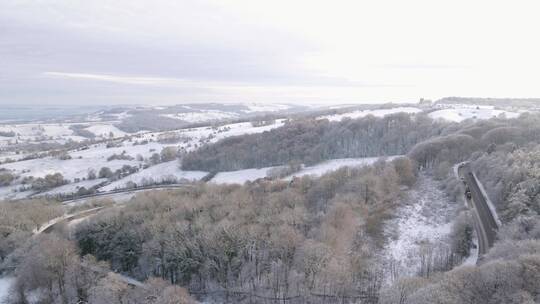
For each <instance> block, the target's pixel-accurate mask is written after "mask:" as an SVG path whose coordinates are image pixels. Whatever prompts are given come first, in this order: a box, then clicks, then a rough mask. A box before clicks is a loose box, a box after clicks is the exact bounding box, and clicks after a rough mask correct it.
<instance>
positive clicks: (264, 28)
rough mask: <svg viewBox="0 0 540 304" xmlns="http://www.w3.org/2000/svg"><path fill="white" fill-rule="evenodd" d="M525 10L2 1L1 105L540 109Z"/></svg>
mask: <svg viewBox="0 0 540 304" xmlns="http://www.w3.org/2000/svg"><path fill="white" fill-rule="evenodd" d="M518 2H519V5H518V4H513V3H512V4H511V3H502V2H501V3H499V2H493V1H484V0H479V1H475V2H474V3H470V1H465V0H456V1H452V2H451V3H450V2H449V3H440V2H433V1H423V0H410V1H393V0H380V1H348V0H336V1H333V2H325V1H308V0H297V1H286V0H272V1H266V0H261V1H251V0H183V1H173V0H155V1H147V0H116V1H107V0H95V1H75V2H74V1H72V0H54V1H25V0H6V1H0V66H1V69H0V104H11V103H14V102H25V103H42V102H56V103H73V102H81V103H82V102H92V103H94V102H101V103H109V104H111V103H118V102H131V101H130V100H137V102H143V103H144V102H148V103H150V102H165V101H166V102H176V103H178V102H183V101H194V100H197V101H224V102H225V101H237V100H239V99H241V100H250V99H253V100H263V99H264V100H270V101H271V99H272V98H276V99H278V98H279V99H281V100H280V101H283V99H288V101H299V102H309V101H313V100H316V101H319V100H322V99H325V100H326V99H328V100H335V102H341V101H345V100H346V101H348V102H349V101H359V102H365V101H371V100H382V101H398V100H399V101H402V100H406V101H415V100H418V98H420V97H427V98H438V97H443V96H445V95H467V96H482V95H484V96H518V95H519V96H540V87H538V86H537V85H536V83H535V75H536V71H538V70H539V69H540V59H539V57H538V56H537V54H538V53H540V43H539V42H538V41H537V40H535V39H531V37H534V35H535V34H536V32H535V30H536V29H537V28H538V27H540V20H539V19H538V18H536V16H535V15H534V14H535V12H536V11H537V10H535V5H536V4H535V2H534V1H526V0H519V1H518ZM487 8H489V11H490V14H485V10H486V9H487ZM501 20H504V21H505V22H501ZM516 76H519V77H516ZM277 90H280V92H276V91H277ZM130 96H131V98H130ZM332 96H334V97H335V98H333V99H332ZM145 100H146V101H145Z"/></svg>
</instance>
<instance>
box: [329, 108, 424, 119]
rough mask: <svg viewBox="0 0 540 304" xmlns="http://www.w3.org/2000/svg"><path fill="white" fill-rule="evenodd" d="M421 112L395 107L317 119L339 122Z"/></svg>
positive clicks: (419, 110) (415, 109) (414, 109)
mask: <svg viewBox="0 0 540 304" xmlns="http://www.w3.org/2000/svg"><path fill="white" fill-rule="evenodd" d="M420 112H422V109H419V108H414V107H396V108H391V109H376V110H357V111H352V112H348V113H342V114H333V115H324V116H321V117H319V119H328V120H330V121H340V120H342V119H343V118H351V119H356V118H361V117H364V116H367V115H373V116H375V117H384V116H386V115H390V114H396V113H408V114H415V113H420Z"/></svg>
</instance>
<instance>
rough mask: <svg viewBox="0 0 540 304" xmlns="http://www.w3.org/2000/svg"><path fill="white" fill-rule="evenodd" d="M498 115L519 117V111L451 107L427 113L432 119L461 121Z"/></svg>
mask: <svg viewBox="0 0 540 304" xmlns="http://www.w3.org/2000/svg"><path fill="white" fill-rule="evenodd" d="M499 115H504V116H505V117H506V118H516V117H519V115H520V113H517V112H509V111H504V110H495V109H493V108H486V107H484V108H479V109H477V108H470V107H467V108H453V109H444V110H438V111H435V112H431V113H429V114H428V116H429V117H431V118H432V119H435V120H437V119H442V120H447V121H453V122H461V121H463V120H465V119H469V118H472V119H490V118H494V117H498V116H499Z"/></svg>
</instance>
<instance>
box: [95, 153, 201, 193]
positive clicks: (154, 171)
mask: <svg viewBox="0 0 540 304" xmlns="http://www.w3.org/2000/svg"><path fill="white" fill-rule="evenodd" d="M179 165H180V164H179V163H178V161H177V160H173V161H170V162H165V163H161V164H158V165H155V166H151V167H149V168H147V169H144V170H141V171H139V172H137V173H134V174H131V175H128V176H126V177H124V178H122V179H119V180H117V181H114V182H112V183H110V184H108V185H106V186H104V187H102V188H100V189H99V190H100V191H111V190H114V189H121V188H125V187H126V185H127V183H128V182H134V183H136V184H137V185H143V184H144V183H150V184H154V183H160V182H163V181H165V180H171V179H177V180H182V179H186V180H188V181H197V180H200V179H201V178H203V177H204V176H205V175H206V174H208V172H203V171H182V170H181V169H180V168H179Z"/></svg>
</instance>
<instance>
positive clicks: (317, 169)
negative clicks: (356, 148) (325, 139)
mask: <svg viewBox="0 0 540 304" xmlns="http://www.w3.org/2000/svg"><path fill="white" fill-rule="evenodd" d="M395 157H397V156H389V157H363V158H339V159H332V160H327V161H324V162H322V163H319V164H317V165H314V166H311V167H305V168H303V169H302V170H300V171H298V172H296V173H294V174H293V175H291V176H289V177H287V178H286V179H288V180H289V179H292V178H293V177H295V176H298V177H300V176H304V175H313V176H321V175H323V174H325V173H328V172H331V171H335V170H337V169H339V168H342V167H359V166H368V165H371V164H373V163H375V162H376V161H377V160H379V159H387V160H392V159H393V158H395Z"/></svg>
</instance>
